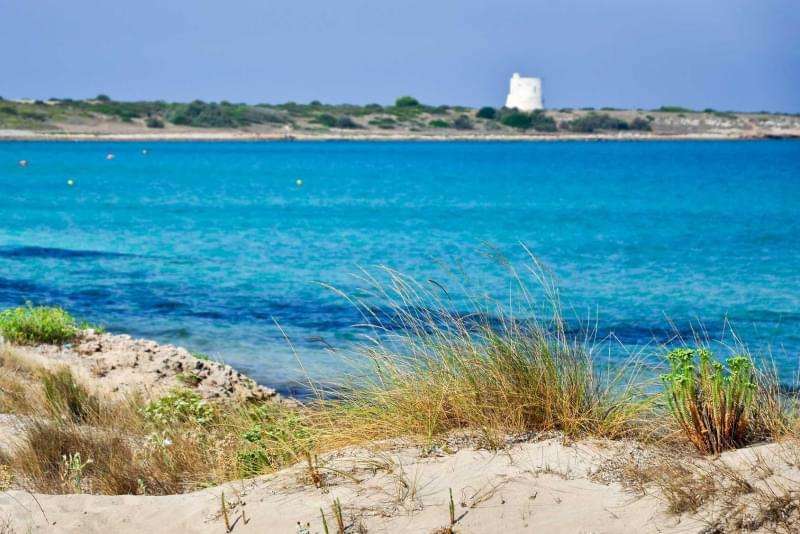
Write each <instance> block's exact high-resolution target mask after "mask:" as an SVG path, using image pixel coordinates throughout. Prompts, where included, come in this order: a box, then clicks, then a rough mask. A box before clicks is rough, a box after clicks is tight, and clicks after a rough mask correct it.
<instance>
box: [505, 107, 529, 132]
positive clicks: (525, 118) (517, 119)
mask: <svg viewBox="0 0 800 534" xmlns="http://www.w3.org/2000/svg"><path fill="white" fill-rule="evenodd" d="M500 122H502V123H503V124H505V125H506V126H511V127H512V128H519V129H520V130H527V129H528V128H530V127H531V116H530V115H528V114H527V113H522V112H520V111H512V112H510V113H506V114H504V115H503V117H502V118H501V119H500Z"/></svg>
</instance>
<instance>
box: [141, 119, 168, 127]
mask: <svg viewBox="0 0 800 534" xmlns="http://www.w3.org/2000/svg"><path fill="white" fill-rule="evenodd" d="M145 125H147V127H148V128H163V127H164V121H162V120H161V119H159V118H158V117H148V118H147V120H146V121H145Z"/></svg>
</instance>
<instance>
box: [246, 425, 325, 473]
mask: <svg viewBox="0 0 800 534" xmlns="http://www.w3.org/2000/svg"><path fill="white" fill-rule="evenodd" d="M253 415H254V416H255V418H256V420H257V422H255V423H253V424H252V426H251V427H250V428H249V429H247V430H246V431H245V432H244V433H243V434H242V441H243V444H242V447H241V448H240V450H239V452H238V453H237V461H238V464H239V470H240V472H241V473H242V475H243V476H255V475H258V474H260V473H263V472H264V471H265V470H268V469H276V468H279V467H281V466H284V465H286V464H288V463H292V462H296V461H297V460H299V459H300V458H303V457H310V455H311V451H312V449H313V448H314V445H315V442H316V440H315V436H314V433H313V431H312V429H311V428H310V427H308V426H307V425H306V424H305V421H304V420H303V419H302V418H301V417H300V416H299V415H298V414H295V413H288V414H286V413H282V414H281V413H276V412H274V411H271V410H267V411H262V412H261V413H258V414H256V413H254V414H253Z"/></svg>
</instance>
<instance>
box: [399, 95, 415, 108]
mask: <svg viewBox="0 0 800 534" xmlns="http://www.w3.org/2000/svg"><path fill="white" fill-rule="evenodd" d="M394 105H395V106H397V107H398V108H413V107H417V106H419V100H417V99H416V98H414V97H413V96H401V97H400V98H398V99H397V100H395V101H394Z"/></svg>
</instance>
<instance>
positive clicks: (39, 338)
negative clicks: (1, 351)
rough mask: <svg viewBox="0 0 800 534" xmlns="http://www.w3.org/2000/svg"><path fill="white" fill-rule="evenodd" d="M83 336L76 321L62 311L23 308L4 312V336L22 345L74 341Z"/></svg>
mask: <svg viewBox="0 0 800 534" xmlns="http://www.w3.org/2000/svg"><path fill="white" fill-rule="evenodd" d="M78 332H79V325H78V323H77V321H76V320H75V318H74V317H72V316H71V315H70V314H69V313H68V312H67V311H65V310H64V309H62V308H59V307H50V306H32V305H31V304H28V305H26V306H20V307H17V308H11V309H7V310H3V311H2V312H0V335H2V336H3V338H5V339H6V340H7V341H9V342H11V343H16V344H18V345H37V344H39V343H47V344H52V345H61V344H64V343H69V342H71V341H73V340H74V339H75V338H76V337H77V335H78Z"/></svg>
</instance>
